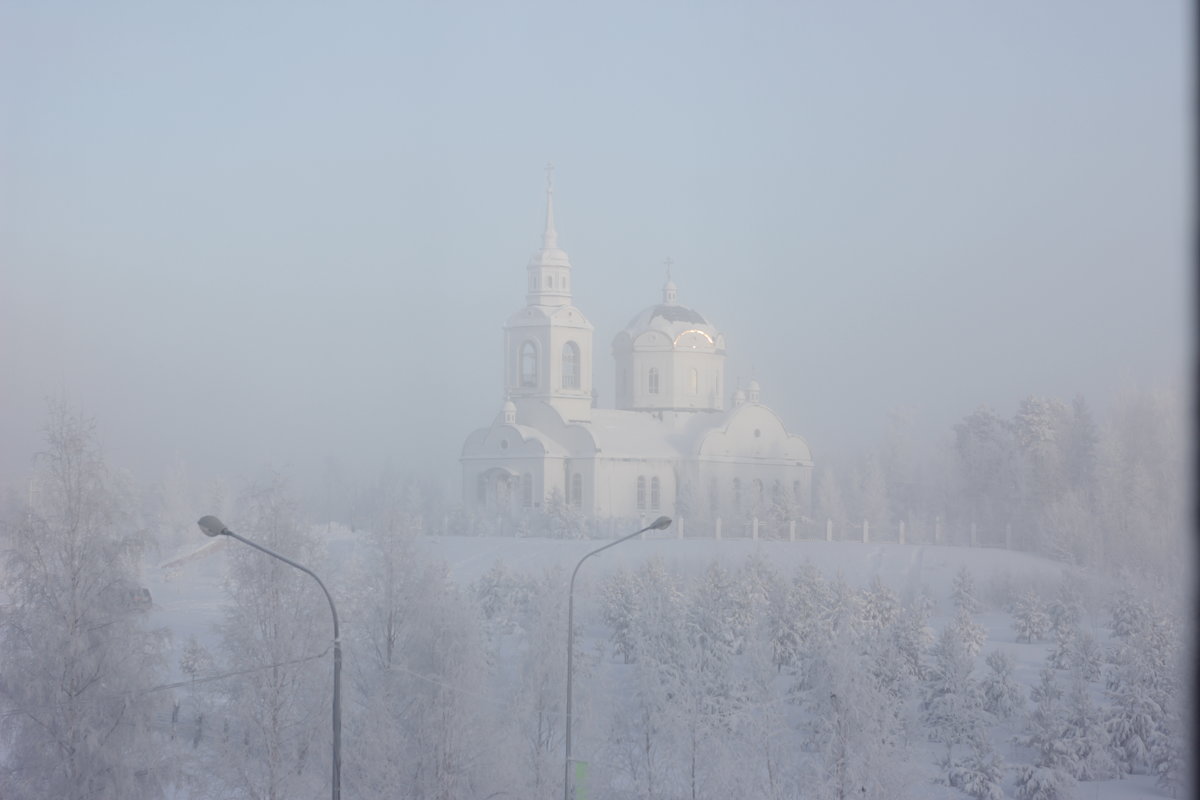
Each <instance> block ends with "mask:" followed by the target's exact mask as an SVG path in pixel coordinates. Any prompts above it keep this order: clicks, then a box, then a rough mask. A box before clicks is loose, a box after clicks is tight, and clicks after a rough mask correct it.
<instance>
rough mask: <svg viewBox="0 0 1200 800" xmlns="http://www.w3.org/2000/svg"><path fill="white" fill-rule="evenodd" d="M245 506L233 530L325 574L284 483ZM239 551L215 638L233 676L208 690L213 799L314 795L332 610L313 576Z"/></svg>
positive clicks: (322, 776)
mask: <svg viewBox="0 0 1200 800" xmlns="http://www.w3.org/2000/svg"><path fill="white" fill-rule="evenodd" d="M240 505H241V509H240V510H239V512H238V513H237V516H236V522H235V524H234V525H232V526H231V527H232V528H233V529H234V530H236V531H238V533H240V534H242V535H244V536H246V537H247V538H248V539H251V540H253V541H255V542H256V543H258V544H260V545H262V546H263V547H266V548H268V549H270V550H274V551H275V552H277V553H280V554H282V555H285V556H287V557H288V558H292V559H294V560H297V561H299V562H300V563H302V564H305V565H306V566H309V567H310V568H312V569H314V570H317V571H318V574H320V562H321V559H320V556H321V553H320V550H319V549H318V547H317V545H316V541H315V540H314V538H313V537H312V536H311V534H310V533H309V532H308V529H307V528H306V526H304V524H303V523H302V522H301V521H300V518H299V514H298V511H297V509H296V506H295V502H294V500H293V499H292V496H291V495H290V493H289V492H288V490H287V488H286V484H285V482H284V480H283V479H282V478H281V477H279V476H275V475H272V476H268V477H267V478H265V479H264V480H262V481H261V482H258V483H255V484H253V485H252V486H250V487H249V488H248V489H247V491H246V492H245V493H244V495H243V497H242V499H241V504H240ZM234 544H235V545H236V546H232V547H229V548H227V550H226V553H227V554H228V558H229V562H230V565H229V578H228V581H227V591H228V594H229V600H230V603H229V605H228V606H227V607H226V609H225V614H224V619H223V620H222V622H221V624H220V626H219V630H220V634H221V643H220V666H221V668H222V669H223V671H225V672H230V673H237V674H236V675H235V676H233V677H230V678H227V679H225V680H222V681H220V682H218V683H214V684H210V685H211V686H212V688H213V691H214V692H215V694H216V696H215V697H213V698H212V704H211V705H210V715H211V717H212V719H213V721H214V725H213V726H212V729H213V730H214V733H213V735H206V736H205V738H204V746H205V752H206V754H207V755H208V761H207V767H208V769H207V770H206V774H207V776H208V777H209V778H211V779H212V780H214V781H215V782H216V786H215V787H213V790H214V791H216V792H220V793H225V794H229V793H233V792H245V793H246V794H247V795H248V796H249V797H252V798H255V800H284V798H289V797H295V796H298V795H301V794H307V795H312V794H316V793H318V792H319V791H320V789H321V787H322V786H328V781H329V775H330V765H329V761H328V758H327V757H326V754H327V753H328V748H329V739H328V737H329V735H330V733H329V725H328V720H329V713H330V702H331V693H330V679H331V678H330V675H331V669H332V668H331V659H332V654H331V653H330V649H331V648H330V645H331V643H332V641H333V622H332V620H331V619H330V615H329V607H328V605H327V603H326V600H325V597H324V595H323V594H322V592H321V589H320V587H318V586H317V585H316V583H315V582H314V581H313V580H312V578H311V577H309V576H308V575H305V574H304V573H302V572H300V571H299V570H297V569H295V568H294V567H291V566H289V565H287V564H284V563H283V562H281V561H279V560H277V559H274V558H271V557H269V556H267V555H265V554H264V553H260V552H258V551H256V550H254V549H252V548H250V547H247V546H244V545H241V544H239V543H234ZM217 726H219V727H220V733H219V734H217V733H216V732H215V729H216V728H217Z"/></svg>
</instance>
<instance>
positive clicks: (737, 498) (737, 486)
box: [733, 478, 742, 511]
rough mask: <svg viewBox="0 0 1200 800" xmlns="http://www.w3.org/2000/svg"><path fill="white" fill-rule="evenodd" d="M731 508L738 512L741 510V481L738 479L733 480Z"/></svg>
mask: <svg viewBox="0 0 1200 800" xmlns="http://www.w3.org/2000/svg"><path fill="white" fill-rule="evenodd" d="M733 507H734V508H735V509H737V510H738V511H741V509H742V481H741V479H740V478H734V479H733Z"/></svg>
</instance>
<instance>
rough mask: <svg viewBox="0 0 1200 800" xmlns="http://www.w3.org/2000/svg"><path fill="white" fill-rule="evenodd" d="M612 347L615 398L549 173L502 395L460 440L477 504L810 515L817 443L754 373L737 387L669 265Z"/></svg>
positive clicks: (468, 500)
mask: <svg viewBox="0 0 1200 800" xmlns="http://www.w3.org/2000/svg"><path fill="white" fill-rule="evenodd" d="M612 350H613V361H614V367H615V369H616V383H615V386H616V408H611V409H609V408H597V407H596V402H595V393H594V392H593V390H592V369H593V363H594V360H593V356H592V324H591V323H590V322H588V319H587V317H586V316H584V314H583V312H582V311H580V310H579V309H578V308H576V307H575V305H574V303H573V301H572V296H571V262H570V259H568V258H567V254H566V252H565V251H563V250H562V249H561V248H560V247H559V245H558V234H557V231H556V229H555V224H554V190H553V187H552V186H551V185H550V184H549V182H548V183H547V187H546V230H545V233H544V234H543V236H542V247H541V249H540V250H538V251H537V252H535V253H534V254H533V258H532V259H530V262H529V266H528V267H527V268H526V293H525V305H524V307H522V308H521V309H519V310H518V311H517V312H516V313H514V314H513V315H512V316H511V317H509V319H508V322H507V323H505V325H504V397H505V400H504V403H503V405H502V406H501V408H500V409H499V413H497V414H496V417H495V419H494V420H492V422H491V424H490V425H488V426H487V427H485V428H480V429H478V430H476V431H475V432H473V433H472V434H471V435H470V436H468V437H467V441H466V443H465V444H464V445H463V450H462V459H461V461H462V469H463V501H464V504H465V506H466V507H467V508H468V509H474V510H476V511H478V512H489V511H492V512H507V513H512V514H520V513H522V512H523V511H528V512H534V511H537V510H538V509H544V508H546V507H547V505H548V504H550V503H553V502H564V503H565V504H566V505H567V506H569V507H573V508H574V509H576V510H577V511H579V512H581V513H582V514H583V515H584V516H586V517H588V518H591V519H593V520H605V519H631V520H632V519H639V518H642V519H644V518H653V517H655V516H658V515H659V514H667V515H670V516H673V517H677V518H678V517H683V518H685V519H687V520H693V521H699V520H708V521H711V520H715V519H717V518H724V519H725V520H726V524H727V525H729V524H731V523H734V522H735V521H738V522H740V521H745V520H748V519H750V518H751V516H763V515H764V514H766V513H768V509H770V508H775V509H778V508H780V507H781V506H782V507H785V508H788V509H789V513H790V514H791V515H792V516H793V517H795V516H801V517H807V516H809V515H810V508H811V483H812V470H813V462H812V454H811V452H810V450H809V447H808V444H807V442H805V440H804V439H803V438H802V437H800V436H797V435H795V434H791V433H788V431H787V429H786V428H785V427H784V424H783V421H782V420H781V419H780V418H779V416H778V415H777V414H776V413H775V412H774V411H772V410H771V409H770V408H768V407H767V406H766V405H764V404H763V403H762V401H761V399H760V390H759V386H758V383H757V382H756V381H751V382H750V383H749V385H748V386H746V388H745V390H742V389H740V388H738V389H736V390H735V391H733V392H730V391H729V386H728V384H727V383H726V380H725V335H724V334H723V333H721V331H719V330H718V329H717V328H716V327H715V326H714V325H713V324H712V323H711V322H709V320H708V318H706V317H705V316H704V315H702V314H700V313H699V312H697V311H695V310H693V309H691V308H688V307H686V306H683V305H680V304H679V302H678V300H677V299H676V287H675V284H674V283H672V282H671V277H670V274H669V273H668V275H667V283H666V285H665V286H664V287H663V291H662V302H661V303H656V304H654V305H651V306H649V307H647V308H646V309H644V310H643V311H641V312H640V313H639V314H637V315H636V316H635V317H634V318H633V320H632V321H631V322H630V323H629V324H628V325H626V326H625V329H624V330H622V331H621V332H620V333H618V334H617V337H616V339H615V340H614V341H613V345H612ZM727 396H729V397H730V398H731V400H730V402H728V403H727V402H726V397H727ZM696 533H699V531H696Z"/></svg>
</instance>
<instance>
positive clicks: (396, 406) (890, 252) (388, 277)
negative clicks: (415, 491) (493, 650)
mask: <svg viewBox="0 0 1200 800" xmlns="http://www.w3.org/2000/svg"><path fill="white" fill-rule="evenodd" d="M1188 14H1189V12H1188V6H1187V5H1186V4H1184V3H1182V2H1170V1H1169V0H1154V1H1153V2H1145V0H1129V1H1128V2H1097V1H1096V0H1089V1H1088V2H1065V1H1063V2H1054V3H1045V2H1033V1H1032V0H1030V1H1029V2H1020V1H1018V2H1005V3H962V2H958V0H953V1H948V2H913V3H884V2H875V3H865V2H845V3H821V4H817V3H800V2H788V3H766V2H761V3H741V2H739V3H731V2H724V3H696V2H692V3H667V2H661V3H641V2H639V3H617V2H606V3H596V4H592V5H591V6H590V7H589V8H586V9H581V8H579V7H576V4H566V3H544V4H542V3H530V2H511V3H500V2H496V3H492V2H479V3H470V4H468V3H457V4H451V3H433V2H427V3H415V2H412V3H383V2H380V3H368V2H346V3H319V4H317V3H313V4H306V3H298V2H290V1H289V2H276V3H265V2H264V3H233V2H230V3H191V4H187V3H153V2H120V1H110V2H105V3H83V2H79V3H61V2H39V3H18V2H12V1H11V0H0V485H4V484H8V485H12V484H13V483H14V482H19V481H20V479H21V477H22V476H23V475H25V474H26V473H27V471H28V469H29V466H30V463H31V457H32V454H33V453H34V452H35V451H36V450H37V449H38V448H39V446H40V432H39V428H40V426H41V424H42V422H43V419H44V415H45V406H44V398H46V397H47V396H51V395H55V396H57V395H65V396H67V397H68V398H70V399H71V400H72V401H73V402H76V403H77V404H79V405H82V406H83V408H84V409H86V410H87V411H88V412H89V413H91V414H92V415H94V416H95V417H96V418H97V421H98V423H99V427H100V430H101V433H102V438H103V440H104V442H105V445H106V449H107V452H108V455H109V458H110V460H111V461H112V462H113V463H115V464H117V465H120V466H124V467H128V468H130V469H131V470H133V472H134V474H135V475H137V476H138V477H139V478H141V479H144V480H151V481H152V480H155V479H156V478H157V477H158V475H159V474H160V473H161V472H162V470H163V469H164V468H165V467H166V466H167V465H168V464H170V463H172V462H173V461H176V460H178V461H180V462H182V463H184V464H186V465H187V466H188V469H189V470H190V471H191V472H192V473H193V474H195V475H197V476H213V475H218V474H220V475H224V476H226V477H228V478H230V479H231V481H233V482H236V481H238V480H240V479H242V478H245V477H247V476H250V475H252V474H254V473H255V472H256V471H257V470H258V469H259V468H260V467H261V466H262V465H263V464H267V463H270V464H274V465H276V466H279V467H282V468H284V469H286V470H291V471H293V472H296V473H299V474H300V475H301V476H304V475H309V476H312V475H316V474H318V473H319V472H320V471H321V470H322V469H323V468H324V464H325V463H326V462H327V461H328V460H329V459H334V460H335V461H336V462H337V463H338V464H340V465H341V466H342V468H343V469H344V470H346V471H347V472H354V473H357V474H359V475H362V476H365V477H371V476H373V475H374V474H375V472H376V471H377V470H378V469H379V467H380V465H381V464H383V463H384V461H385V460H387V459H389V458H390V459H391V461H392V462H393V463H394V464H395V465H397V466H399V467H401V468H405V469H409V468H413V469H421V470H423V471H425V472H427V473H428V474H431V475H433V476H435V477H437V478H438V479H440V480H441V481H443V483H444V485H445V486H446V487H447V490H448V491H450V492H456V491H457V480H458V466H457V459H458V456H459V452H460V449H461V446H462V443H463V440H464V439H465V437H466V436H467V434H468V433H469V432H470V431H471V430H473V429H474V428H477V427H482V426H485V425H487V424H488V423H489V422H490V421H491V419H492V418H493V416H494V415H495V414H496V412H497V411H498V410H499V407H500V403H501V400H502V397H501V389H502V384H501V363H502V362H501V358H502V351H501V333H500V326H501V325H502V324H503V322H504V320H505V319H506V318H507V317H508V315H509V314H511V313H512V312H513V311H514V310H516V309H517V308H519V307H520V306H521V305H522V304H523V303H524V286H525V264H526V262H527V261H528V259H529V256H530V254H531V253H532V252H533V251H534V250H535V249H536V248H537V247H538V246H539V244H540V235H541V229H542V219H543V213H544V211H543V204H544V193H543V185H544V180H545V176H544V173H543V166H544V165H545V164H546V162H547V161H552V162H553V163H554V164H555V166H556V173H555V183H556V216H557V221H558V232H559V242H560V244H561V246H562V247H563V248H564V249H565V250H566V251H567V252H568V253H569V254H570V257H571V260H572V263H573V265H574V274H573V289H574V296H575V303H576V305H577V306H578V307H579V308H580V309H581V310H582V311H583V312H584V314H586V315H587V316H588V318H589V319H590V320H591V321H592V323H593V324H594V325H595V327H596V334H595V343H596V350H595V352H596V357H595V364H596V377H595V380H596V384H597V386H598V388H599V389H600V402H601V405H604V406H611V403H612V391H611V387H612V383H613V378H612V369H613V367H612V360H611V355H610V353H611V342H612V338H613V336H614V335H615V334H616V333H617V331H618V330H620V328H621V327H623V326H624V325H625V324H626V323H627V322H628V321H629V320H630V319H631V318H632V317H633V316H634V315H635V314H636V313H637V312H638V311H639V310H640V309H641V308H643V307H645V306H647V305H650V304H652V303H655V302H657V301H658V299H659V297H660V292H661V285H662V283H663V280H664V267H663V262H664V260H665V259H666V258H667V257H670V258H672V259H673V260H674V262H675V266H674V270H673V273H674V278H675V281H676V283H677V284H678V285H679V300H680V302H681V303H684V304H685V305H689V306H692V307H694V308H696V309H698V310H699V311H701V312H702V313H703V314H705V315H706V316H707V317H708V318H709V319H710V320H711V321H712V322H713V323H714V324H715V325H717V326H718V327H719V328H720V329H722V330H723V331H724V332H725V333H726V336H727V341H728V347H729V365H728V370H727V378H728V383H729V385H731V386H732V384H733V383H734V381H735V380H736V379H737V378H738V377H739V376H740V377H741V379H742V380H743V382H744V381H747V380H749V378H750V376H751V373H752V372H753V375H754V376H755V377H756V378H757V380H758V381H759V382H760V383H761V384H762V387H763V399H764V401H765V402H767V403H768V404H770V405H771V406H772V407H774V408H775V409H776V411H778V412H779V413H780V414H781V416H782V417H783V419H784V421H785V422H786V424H787V425H788V427H789V429H790V430H792V431H793V432H795V433H799V434H801V435H804V436H806V437H807V438H808V439H809V441H810V443H811V444H812V446H813V450H814V456H815V458H816V460H817V461H818V463H819V462H820V460H821V457H822V453H830V452H835V451H836V452H841V451H845V450H846V449H850V448H857V447H861V446H865V445H869V444H870V443H871V442H872V441H873V440H874V439H875V437H877V436H878V435H879V433H880V432H881V431H882V429H883V424H884V419H885V418H886V415H887V414H888V412H889V411H891V410H893V409H898V408H906V409H912V410H913V413H914V414H915V416H916V418H917V420H918V422H919V424H920V425H921V426H922V429H923V430H924V431H927V432H928V433H929V435H930V436H933V435H939V434H940V433H941V432H944V431H947V430H948V429H949V427H950V426H951V425H952V424H953V423H954V422H955V421H957V420H958V419H960V418H961V417H962V416H963V415H965V414H967V413H969V412H970V411H972V410H973V409H974V408H976V407H977V406H979V405H980V404H981V403H989V404H991V405H992V406H994V407H996V408H997V409H998V410H999V411H1001V412H1002V413H1011V411H1012V410H1013V409H1014V408H1015V406H1016V404H1017V402H1018V401H1019V400H1020V398H1021V397H1024V396H1026V395H1029V394H1042V395H1056V396H1060V397H1063V398H1065V399H1069V398H1070V397H1071V396H1072V395H1074V394H1075V393H1077V392H1082V393H1084V394H1085V395H1086V396H1087V397H1088V398H1089V399H1090V400H1092V402H1093V405H1096V406H1098V407H1103V405H1104V403H1105V402H1106V401H1107V400H1108V399H1109V398H1110V397H1111V396H1112V395H1113V394H1115V393H1116V392H1117V391H1118V390H1120V389H1121V388H1122V387H1124V386H1153V385H1160V384H1163V383H1176V384H1178V383H1180V382H1181V381H1182V380H1183V378H1184V376H1185V375H1186V373H1187V370H1186V369H1185V361H1186V359H1187V358H1188V357H1189V356H1190V344H1189V339H1188V331H1189V325H1190V309H1189V301H1190V280H1191V279H1190V275H1189V272H1188V266H1187V264H1188V254H1189V250H1188V248H1189V237H1190V236H1191V229H1190V227H1189V225H1188V221H1189V212H1190V208H1191V206H1190V196H1189V193H1190V185H1189V181H1188V178H1189V176H1190V175H1191V174H1192V166H1191V163H1190V153H1189V141H1190V136H1191V131H1190V127H1189V126H1190V118H1189V108H1190V107H1189V97H1190V93H1191V92H1192V91H1193V89H1192V87H1191V85H1190V82H1189V79H1188V67H1189V59H1190V52H1189V48H1190V43H1189V38H1188V37H1189V35H1190V32H1191V30H1192V24H1191V22H1190V20H1189V18H1188Z"/></svg>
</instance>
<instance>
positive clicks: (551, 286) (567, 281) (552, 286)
mask: <svg viewBox="0 0 1200 800" xmlns="http://www.w3.org/2000/svg"><path fill="white" fill-rule="evenodd" d="M528 273H529V275H528V286H529V289H528V291H527V293H526V295H525V300H526V302H527V303H529V304H530V305H540V306H563V305H569V304H570V302H571V260H570V259H569V258H567V254H566V253H565V252H563V250H562V248H561V247H559V246H558V231H557V230H556V229H555V227H554V165H553V164H547V165H546V230H545V232H543V233H542V246H541V248H540V249H539V250H538V251H537V252H535V253H534V254H533V258H531V259H530V260H529V267H528Z"/></svg>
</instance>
